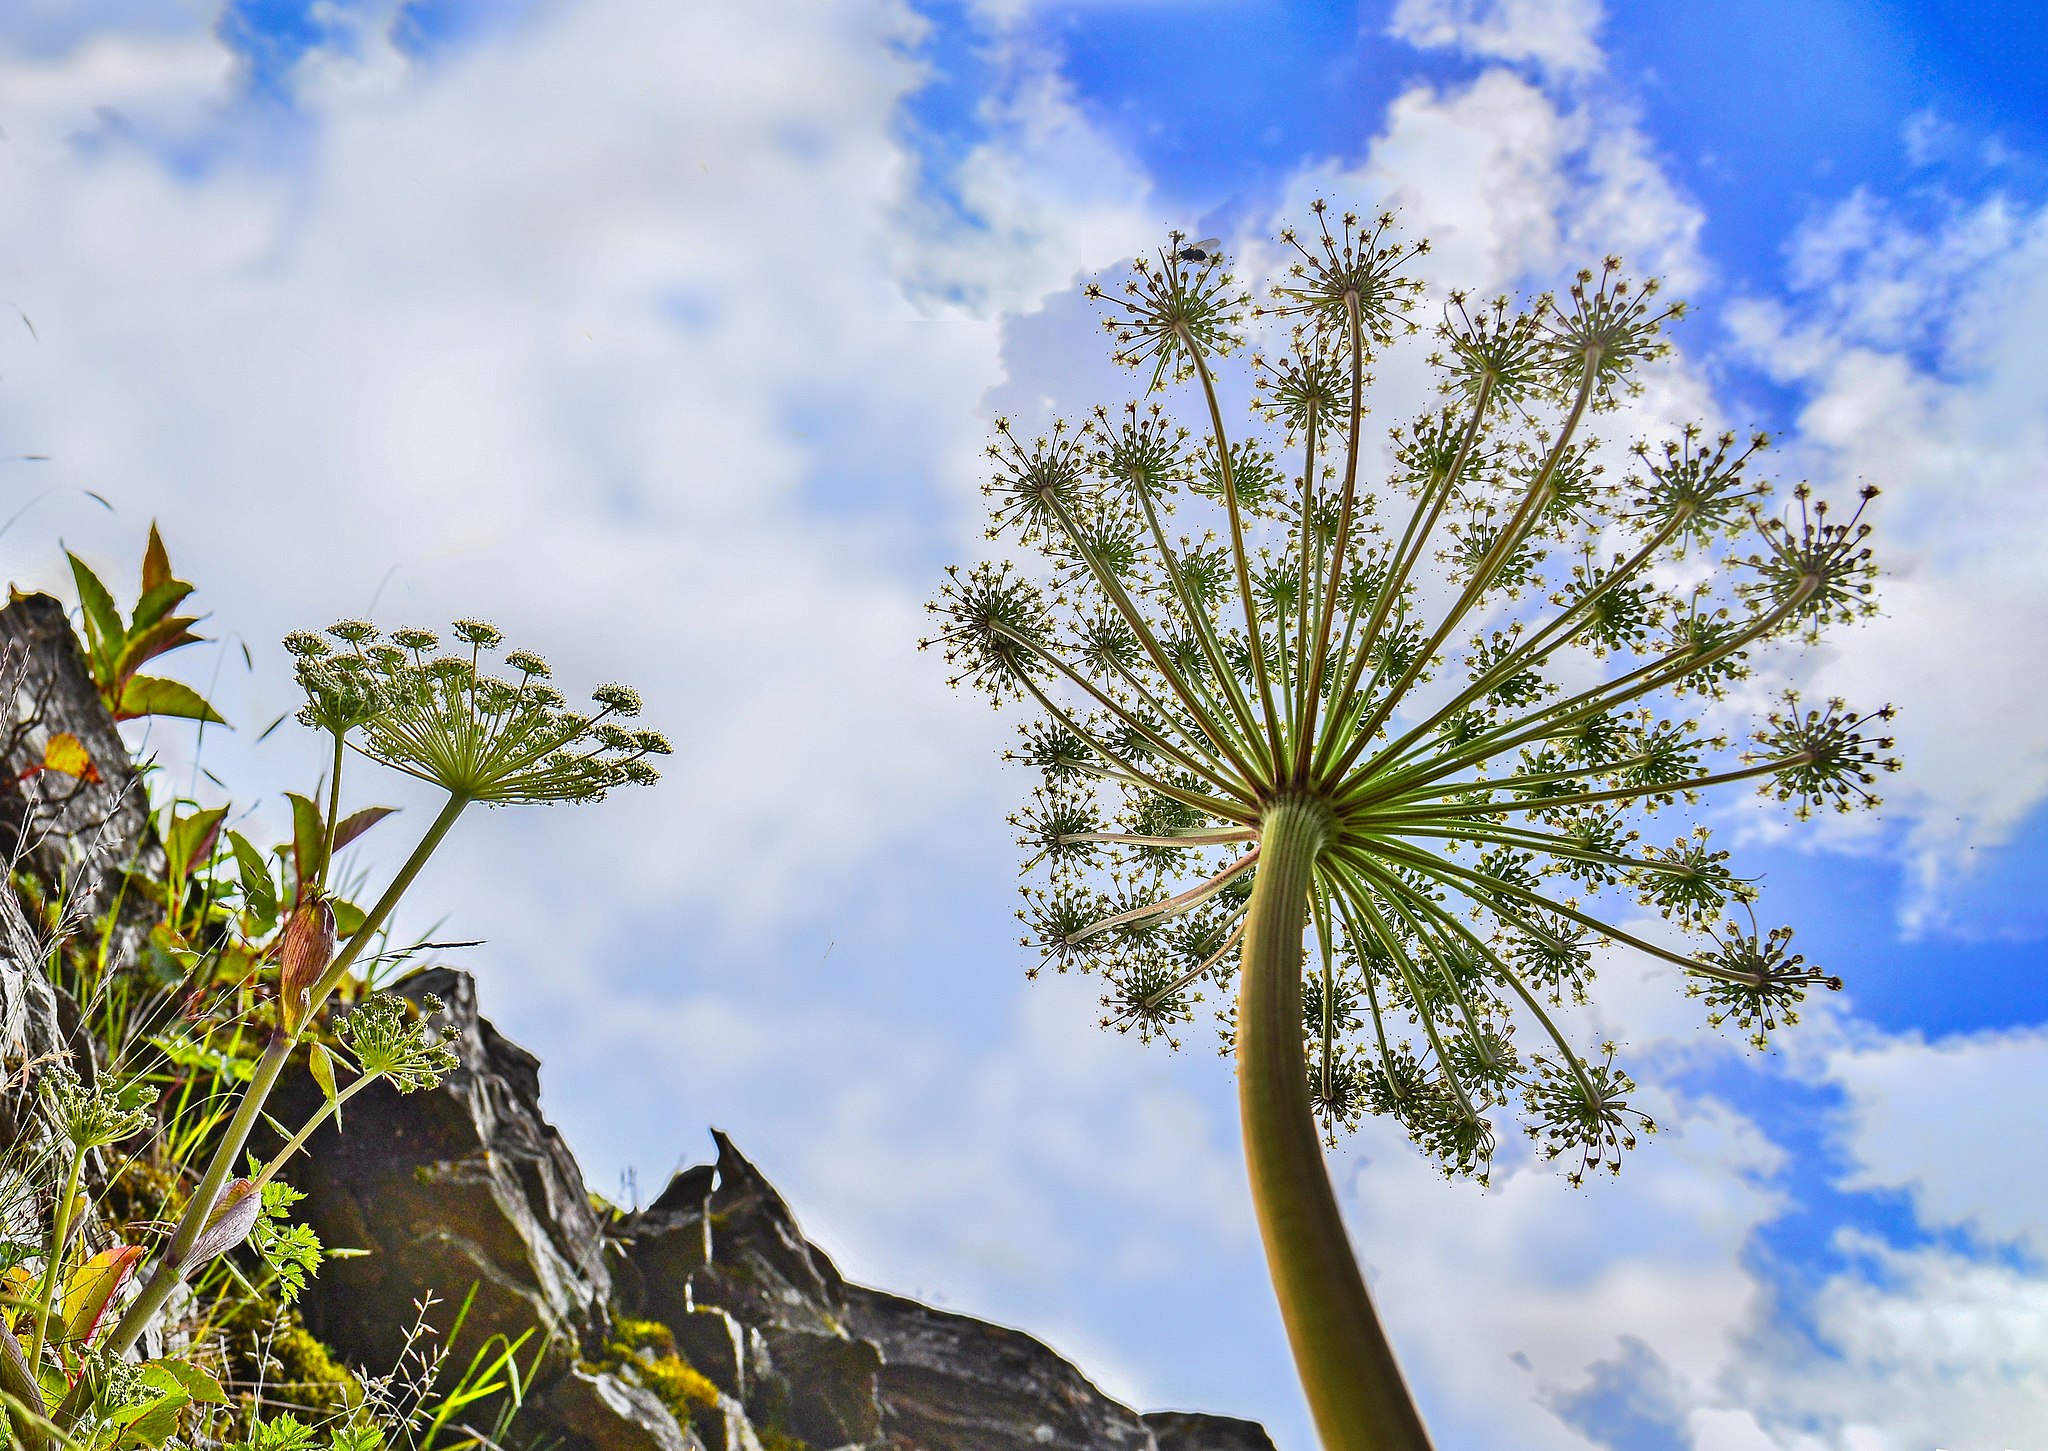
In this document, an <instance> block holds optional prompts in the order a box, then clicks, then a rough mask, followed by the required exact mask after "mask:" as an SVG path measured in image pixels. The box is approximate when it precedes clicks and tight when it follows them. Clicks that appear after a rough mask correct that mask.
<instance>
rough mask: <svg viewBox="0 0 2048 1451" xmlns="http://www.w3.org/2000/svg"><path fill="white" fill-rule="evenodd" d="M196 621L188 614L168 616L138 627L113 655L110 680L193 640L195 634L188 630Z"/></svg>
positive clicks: (124, 678) (133, 670) (120, 678)
mask: <svg viewBox="0 0 2048 1451" xmlns="http://www.w3.org/2000/svg"><path fill="white" fill-rule="evenodd" d="M198 623H199V621H198V619H197V618H195V617H194V616H192V615H172V616H171V617H170V618H168V619H163V620H158V621H157V622H156V623H155V624H153V625H143V626H140V627H138V628H137V629H136V631H135V633H134V634H132V635H130V636H129V637H128V639H127V642H126V643H125V644H123V645H122V646H121V650H120V653H119V654H117V655H116V656H115V657H114V679H115V680H116V681H123V680H126V679H128V678H129V677H130V676H132V675H133V674H134V673H135V672H136V671H138V670H140V669H141V668H142V667H143V666H144V665H146V664H147V663H149V662H150V661H151V660H154V659H155V658H156V657H157V656H159V655H168V654H169V653H170V652H171V651H173V650H176V649H178V648H179V647H180V646H183V645H190V644H194V643H196V642H197V641H198V639H199V637H198V636H197V635H195V634H193V633H192V626H194V625H196V624H198Z"/></svg>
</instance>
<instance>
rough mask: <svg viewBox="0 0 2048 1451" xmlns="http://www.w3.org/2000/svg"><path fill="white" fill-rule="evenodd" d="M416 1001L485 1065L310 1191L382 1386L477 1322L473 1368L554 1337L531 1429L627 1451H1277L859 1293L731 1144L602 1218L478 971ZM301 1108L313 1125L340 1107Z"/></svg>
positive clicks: (366, 1355)
mask: <svg viewBox="0 0 2048 1451" xmlns="http://www.w3.org/2000/svg"><path fill="white" fill-rule="evenodd" d="M397 990H398V991H400V992H402V993H404V994H405V995H406V996H408V997H410V998H412V999H413V1000H414V1001H415V1002H420V1003H425V1002H426V1000H427V999H428V998H430V997H431V998H434V999H436V1000H438V1001H439V1002H440V1003H441V1005H442V1006H441V1009H440V1013H439V1024H440V1027H441V1029H442V1031H443V1032H444V1033H446V1034H447V1036H448V1037H449V1038H450V1040H452V1041H453V1042H455V1043H456V1044H457V1045H458V1046H459V1048H460V1050H461V1053H462V1061H463V1066H462V1068H461V1069H460V1070H459V1071H458V1072H456V1073H455V1074H453V1075H451V1076H450V1077H449V1078H448V1079H447V1081H446V1082H444V1083H443V1084H442V1085H441V1087H440V1088H438V1089H435V1090H432V1091H430V1092H425V1093H419V1094H413V1095H410V1096H401V1095H399V1094H397V1093H395V1092H391V1091H390V1090H388V1089H386V1088H384V1087H382V1086H379V1087H377V1088H374V1089H371V1090H370V1091H369V1092H367V1093H365V1094H364V1095H363V1096H362V1097H361V1098H359V1099H358V1100H357V1101H356V1102H355V1103H352V1104H351V1105H350V1106H349V1110H348V1114H347V1117H346V1122H345V1125H344V1130H345V1131H343V1132H335V1131H332V1130H324V1131H323V1132H322V1133H321V1135H320V1136H319V1137H318V1138H316V1139H315V1140H314V1142H313V1144H312V1145H311V1149H312V1153H311V1155H310V1157H309V1159H308V1160H306V1161H305V1163H304V1167H303V1168H301V1169H300V1170H299V1171H298V1172H296V1173H295V1174H294V1175H293V1176H292V1177H293V1178H294V1180H295V1182H296V1183H298V1185H299V1186H300V1187H301V1188H304V1189H305V1190H306V1191H307V1196H308V1197H307V1199H306V1202H305V1203H304V1204H303V1205H302V1206H300V1211H301V1214H302V1217H304V1218H305V1219H306V1220H307V1222H309V1223H310V1224H312V1225H313V1227H314V1228H315V1229H316V1230H317V1231H318V1232H319V1234H320V1236H321V1238H322V1239H323V1240H324V1241H325V1242H327V1243H328V1244H330V1245H340V1246H348V1247H353V1248H360V1249H365V1250H368V1251H369V1253H368V1254H366V1255H364V1256H362V1257H360V1258H353V1259H343V1260H337V1261H334V1262H332V1263H330V1264H329V1265H327V1266H326V1267H325V1268H324V1269H323V1270H322V1271H321V1273H320V1276H319V1278H318V1279H317V1280H316V1281H315V1283H314V1284H313V1285H312V1286H311V1287H310V1288H309V1290H308V1291H307V1294H306V1297H305V1302H304V1313H305V1316H306V1321H307V1325H308V1327H309V1328H310V1329H311V1330H312V1331H313V1332H314V1334H316V1335H318V1336H319V1337H320V1338H321V1339H322V1340H323V1341H325V1342H327V1343H328V1344H329V1345H331V1346H333V1347H334V1348H335V1349H336V1350H338V1351H339V1352H341V1353H342V1355H344V1356H345V1357H346V1358H348V1359H349V1360H351V1361H353V1362H355V1363H356V1364H359V1365H365V1366H370V1367H377V1366H383V1365H388V1364H390V1363H392V1361H393V1360H394V1359H395V1358H396V1357H397V1355H398V1354H399V1352H400V1350H401V1349H402V1343H403V1335H404V1331H405V1329H406V1327H407V1326H408V1325H410V1324H411V1322H412V1320H413V1317H414V1309H413V1305H414V1302H415V1301H416V1300H417V1299H418V1298H419V1297H421V1296H422V1295H424V1294H426V1293H428V1292H429V1291H431V1292H433V1293H435V1294H437V1295H439V1296H440V1297H442V1299H443V1301H444V1302H450V1303H452V1302H459V1301H462V1300H464V1299H467V1300H468V1302H469V1311H468V1314H467V1316H466V1318H465V1320H464V1324H463V1329H462V1335H461V1339H460V1343H459V1344H458V1345H457V1346H456V1347H455V1358H456V1359H457V1360H460V1359H462V1358H463V1357H465V1356H467V1355H469V1354H471V1353H473V1349H474V1347H475V1346H477V1345H479V1344H481V1343H482V1342H483V1341H484V1340H485V1339H487V1338H488V1337H490V1336H492V1335H496V1334H506V1335H517V1334H518V1333H519V1332H520V1331H521V1330H523V1329H525V1328H526V1327H527V1326H539V1327H541V1329H542V1331H543V1333H545V1334H546V1335H548V1336H550V1337H551V1338H552V1339H553V1341H554V1344H555V1346H556V1351H555V1353H553V1354H551V1355H550V1356H548V1357H547V1361H548V1364H547V1368H546V1370H545V1371H544V1373H543V1376H542V1377H541V1378H540V1380H539V1381H538V1382H537V1384H536V1385H535V1387H534V1388H533V1390H532V1392H531V1394H530V1395H529V1397H528V1400H527V1404H526V1407H525V1410H524V1412H523V1413H522V1424H523V1425H525V1426H526V1427H527V1428H528V1429H529V1430H530V1431H533V1432H537V1433H541V1434H543V1435H545V1436H546V1437H547V1438H549V1439H552V1440H554V1441H555V1442H556V1443H557V1444H561V1445H568V1446H577V1447H590V1448H606V1451H609V1448H619V1451H680V1448H691V1451H696V1448H709V1451H756V1448H760V1451H795V1448H798V1447H808V1448H813V1451H828V1448H834V1451H836V1448H863V1451H868V1448H872V1451H1044V1448H1051V1451H1271V1448H1272V1442H1271V1441H1270V1440H1269V1439H1268V1437H1267V1436H1266V1433H1265V1431H1264V1430H1263V1429H1261V1428H1260V1427H1259V1426H1257V1425H1256V1424H1254V1423H1252V1422H1248V1421H1238V1420H1232V1419H1229V1418H1226V1417H1217V1416H1208V1415H1202V1414H1198V1413H1193V1412H1177V1411H1167V1412H1158V1413H1154V1414H1151V1415H1140V1414H1138V1413H1137V1412H1135V1411H1133V1410H1131V1409H1130V1408H1128V1407H1126V1406H1122V1405H1119V1404H1118V1403H1117V1402H1115V1401H1113V1400H1111V1399H1110V1398H1109V1397H1108V1396H1105V1395H1104V1394H1103V1393H1102V1392H1101V1391H1099V1390H1097V1389H1096V1388H1095V1386H1094V1385H1093V1384H1092V1383H1090V1381H1089V1380H1088V1379H1087V1377H1086V1376H1084V1375H1083V1374H1082V1373H1081V1372H1080V1371H1079V1370H1077V1369H1076V1368H1075V1367H1074V1366H1072V1365H1071V1364H1069V1363H1068V1362H1067V1361H1065V1360H1063V1359H1061V1358H1060V1356H1058V1355H1057V1354H1055V1353H1054V1352H1053V1351H1052V1350H1051V1349H1049V1348H1048V1347H1046V1346H1045V1345H1044V1344H1042V1343H1041V1342H1039V1341H1037V1340H1034V1339H1033V1338H1032V1337H1030V1336H1029V1335H1026V1334H1024V1333H1022V1332H1021V1331H1017V1330H1011V1329H1006V1328H1004V1327H1002V1326H999V1325H991V1324H989V1323H987V1322H985V1321H981V1320H976V1319H973V1318H971V1317H969V1316H965V1315H956V1314H953V1313H951V1312H948V1311H944V1310H938V1309H934V1308H933V1307H931V1306H928V1305H921V1304H919V1303H917V1302H916V1301H914V1300H909V1299H904V1298H902V1297H900V1296H897V1295H892V1294H888V1293H886V1292H884V1291H881V1290H874V1289H867V1288H864V1287H862V1286H859V1285H852V1284H848V1283H847V1282H846V1280H845V1279H844V1278H842V1277H841V1275H840V1273H839V1271H838V1270H837V1269H836V1268H835V1267H834V1266H833V1264H832V1261H831V1259H830V1258H829V1257H828V1256H827V1255H826V1254H825V1253H824V1252H823V1251H822V1250H820V1249H819V1248H818V1247H817V1246H816V1245H814V1244H812V1243H811V1242H810V1241H809V1240H807V1239H806V1238H805V1237H804V1235H803V1231H802V1230H801V1229H800V1228H799V1226H798V1224H797V1221H796V1218H795V1216H794V1215H793V1214H792V1213H791V1212H790V1209H789V1206H788V1205H787V1204H786V1203H785V1202H784V1201H783V1199H782V1196H781V1195H780V1194H779V1193H777V1192H776V1190H775V1187H774V1186H773V1185H772V1184H770V1183H769V1182H768V1180H767V1179H766V1178H765V1177H764V1176H763V1175H762V1174H761V1172H760V1171H759V1170H758V1169H757V1168H755V1167H754V1165H753V1164H752V1163H750V1162H749V1161H748V1160H747V1158H746V1157H745V1155H743V1154H742V1153H741V1152H740V1150H739V1149H738V1148H737V1147H736V1146H735V1145H734V1144H733V1142H732V1141H731V1140H730V1139H728V1138H727V1137H726V1136H725V1135H724V1134H721V1133H718V1132H716V1131H714V1132H713V1134H712V1140H713V1142H714V1144H715V1146H716V1149H717V1159H716V1161H715V1162H714V1163H710V1164H704V1165H699V1166H697V1167H694V1168H689V1169H685V1170H683V1171H682V1172H681V1173H679V1174H677V1175H676V1176H675V1177H674V1178H673V1179H672V1180H670V1181H669V1183H668V1185H667V1186H666V1188H664V1189H663V1191H662V1192H661V1194H660V1195H659V1196H658V1197H657V1198H656V1199H655V1200H654V1201H653V1202H652V1203H651V1204H649V1205H647V1206H646V1207H645V1208H644V1209H641V1210H639V1211H638V1212H635V1213H624V1212H620V1211H616V1210H610V1209H606V1208H601V1207H600V1208H593V1201H592V1199H591V1198H590V1196H589V1194H588V1193H587V1192H586V1190H585V1188H584V1185H583V1181H582V1177H581V1175H580V1174H579V1173H578V1171H577V1167H576V1163H575V1160H574V1159H573V1158H572V1157H571V1156H570V1154H569V1152H568V1150H567V1148H566V1147H565V1146H564V1144H563V1142H562V1140H561V1136H560V1135H559V1134H557V1133H556V1132H555V1130H554V1129H553V1128H552V1127H550V1126H549V1124H548V1122H547V1120H546V1118H545V1117H544V1116H543V1115H542V1113H541V1110H540V1081H539V1065H538V1063H537V1062H536V1061H535V1059H534V1058H533V1056H532V1055H531V1054H529V1053H527V1052H526V1051H525V1050H524V1049H522V1048H520V1047H519V1046H518V1045H517V1044H515V1043H512V1042H510V1041H509V1040H508V1039H506V1038H504V1037H503V1036H502V1035H500V1034H499V1033H498V1032H497V1031H496V1030H495V1029H494V1028H493V1027H492V1026H491V1024H490V1022H489V1020H487V1019H486V1018H484V1017H482V1016H481V1015H480V1014H479V1012H478V1010H477V1000H476V987H475V983H474V981H473V980H472V979H471V978H470V977H469V976H468V975H467V974H465V973H458V972H452V971H449V970H446V969H432V970H429V971H426V972H422V973H418V974H415V975H414V976H413V977H411V978H410V979H408V980H407V981H405V982H404V983H402V984H401V985H400V986H399V988H398V989H397ZM286 1092H287V1093H289V1094H292V1095H294V1096H296V1097H297V1099H298V1100H299V1102H298V1103H297V1104H296V1105H293V1106H292V1108H291V1109H290V1110H289V1111H287V1112H286V1113H284V1114H283V1115H282V1116H283V1117H284V1118H286V1119H290V1118H291V1117H292V1116H293V1113H294V1112H297V1111H300V1110H309V1109H310V1108H311V1107H312V1106H314V1105H315V1104H316V1103H317V1099H316V1098H315V1095H316V1093H317V1089H316V1088H315V1087H314V1086H313V1084H312V1081H311V1079H310V1077H309V1076H306V1075H303V1074H301V1075H299V1076H298V1078H297V1079H296V1081H295V1082H293V1083H291V1084H290V1085H289V1086H288V1087H287V1089H286Z"/></svg>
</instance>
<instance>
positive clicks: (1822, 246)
mask: <svg viewBox="0 0 2048 1451" xmlns="http://www.w3.org/2000/svg"><path fill="white" fill-rule="evenodd" d="M1792 255H1793V261H1794V281H1795V284H1796V286H1797V288H1798V291H1797V292H1795V293H1794V295H1793V297H1792V299H1791V300H1790V301H1789V302H1776V301H1758V302H1754V303H1752V304H1750V305H1749V306H1747V307H1746V308H1744V309H1743V310H1742V312H1741V313H1740V314H1739V318H1738V321H1739V327H1740V330H1741V333H1742V336H1743V338H1744V341H1745V345H1746V346H1747V347H1748V348H1749V349H1750V351H1751V353H1752V355H1753V356H1754V357H1755V358H1756V359H1757V360H1758V361H1760V362H1761V363H1762V364H1763V365H1764V366H1765V367H1767V368H1769V369H1770V370H1771V371H1772V372H1773V373H1774V374H1775V375H1776V376H1777V377H1779V378H1780V379H1782V380H1785V381H1787V382H1790V383H1793V384H1795V385H1796V386H1798V387H1799V388H1800V389H1801V390H1802V391H1803V392H1804V393H1805V395H1806V403H1805V406H1804V409H1803V411H1802V412H1801V414H1800V418H1799V429H1798V434H1797V437H1796V440H1795V444H1796V449H1795V457H1794V461H1795V462H1796V463H1797V464H1798V465H1799V466H1800V467H1801V469H1802V471H1805V472H1810V473H1811V474H1812V475H1813V476H1814V478H1815V479H1816V481H1817V482H1819V483H1821V484H1823V485H1825V486H1827V487H1828V488H1829V490H1830V492H1832V493H1834V494H1836V495H1837V496H1843V495H1848V494H1850V493H1851V492H1852V491H1853V490H1854V489H1856V488H1859V487H1862V486H1864V485H1870V486H1876V487H1879V488H1881V489H1882V490H1883V495H1882V497H1881V498H1880V499H1879V501H1878V506H1877V509H1876V511H1875V512H1876V515H1877V518H1878V519H1879V520H1880V521H1881V523H1882V525H1883V528H1884V540H1885V545H1886V547H1887V550H1888V562H1889V564H1890V566H1891V568H1890V576H1891V577H1890V578H1889V579H1888V580H1887V582H1886V586H1885V608H1884V613H1883V615H1882V617H1881V618H1880V619H1879V620H1877V621H1876V622H1874V623H1873V624H1872V625H1870V626H1869V627H1867V628H1866V629H1864V630H1863V631H1860V632H1859V633H1858V637H1857V638H1856V639H1855V640H1854V642H1853V644H1852V645H1850V646H1849V647H1847V648H1845V649H1844V650H1843V651H1842V653H1841V655H1840V657H1839V658H1838V659H1836V660H1834V661H1832V662H1830V663H1829V664H1828V665H1827V666H1826V667H1825V668H1823V669H1822V670H1821V671H1820V672H1819V677H1818V681H1817V684H1818V685H1819V686H1820V687H1821V688H1825V689H1832V690H1839V691H1841V692H1842V693H1843V694H1845V695H1850V696H1853V697H1854V698H1856V699H1859V700H1876V699H1878V698H1881V697H1884V696H1889V697H1890V698H1892V699H1894V700H1896V701H1897V702H1898V703H1899V705H1900V706H1901V708H1902V714H1901V717H1900V720H1899V723H1898V730H1899V737H1900V740H1901V744H1902V746H1903V754H1904V756H1905V759H1906V762H1907V771H1906V774H1905V775H1904V776H1903V777H1902V778H1901V779H1900V781H1899V783H1898V787H1897V789H1895V790H1894V791H1893V793H1892V794H1893V796H1894V797H1895V799H1896V800H1897V803H1898V805H1899V806H1900V807H1901V808H1903V810H1902V813H1901V814H1902V815H1903V816H1904V817H1905V819H1906V820H1907V821H1908V822H1909V823H1910V826H1911V830H1912V834H1913V844H1914V847H1915V849H1916V864H1917V870H1918V875H1919V879H1920V882H1921V884H1922V888H1923V890H1922V892H1921V894H1920V895H1919V896H1918V897H1917V898H1916V899H1915V901H1914V902H1913V903H1912V904H1911V917H1912V920H1913V921H1914V922H1915V923H1916V925H1922V926H1940V925H1943V922H1944V917H1945V912H1944V905H1943V893H1942V891H1941V888H1942V887H1943V886H1944V885H1945V884H1947V883H1949V882H1950V881H1951V880H1952V879H1953V878H1954V877H1956V876H1957V875H1958V874H1959V873H1962V872H1965V871H1966V870H1967V868H1968V863H1969V857H1970V854H1971V853H1972V852H1973V851H1974V850H1975V849H1977V848H1978V847H1991V846H1997V845H1999V844H2001V843H2003V842H2005V841H2007V840H2008V839H2010V838H2011V837H2012V835H2013V834H2014V832H2015V830H2016V829H2017V828H2018V827H2019V826H2020V825H2021V824H2022V823H2023V822H2025V821H2026V819H2027V818H2028V817H2029V815H2030V814H2031V813H2032V812H2033V811H2034V810H2035V808H2036V807H2037V806H2038V805H2039V804H2040V803H2041V801H2042V800H2043V798H2044V797H2048V727H2044V726H2043V725H2042V723H2041V719H2040V713H2039V709H2038V706H2039V701H2040V692H2039V687H2038V681H2039V680H2040V679H2041V678H2042V676H2043V672H2044V670H2048V655H2044V650H2048V646H2044V645H2043V643H2042V642H2043V640H2044V638H2048V629H2044V626H2048V584H2044V581H2048V475H2044V472H2043V470H2044V467H2048V465H2044V463H2043V459H2044V458H2048V451H2044V445H2048V383H2044V381H2043V373H2042V369H2041V366H2040V339H2041V337H2042V324H2043V321H2044V319H2048V218H2044V217H2043V215H2042V214H2041V213H2040V212H2039V211H2035V210H2031V209H2029V208H2027V207H2024V206H2022V205H2019V204H2016V203H2013V202H2010V201H2008V200H2006V199H2004V198H2000V197H1995V196H1994V197H1992V198H1990V199H1988V200H1985V201H1983V202H1981V203H1978V204H1976V205H1974V206H1968V207H1961V206H1959V207H1957V208H1955V209H1954V210H1953V211H1951V212H1949V213H1948V214H1947V215H1945V216H1941V217H1937V218H1934V219H1931V220H1930V219H1927V218H1924V217H1909V216H1906V215H1902V214H1901V213H1900V212H1899V211H1897V210H1896V209H1894V208H1892V207H1889V206H1887V205H1886V204H1885V203H1883V202H1882V201H1880V200H1877V199H1875V198H1872V197H1870V196H1867V195H1863V194H1858V195H1856V196H1853V197H1851V198H1849V199H1848V200H1846V201H1845V202H1843V203H1842V204H1841V205H1840V206H1838V207H1836V208H1835V209H1833V210H1832V211H1830V212H1829V213H1827V214H1826V215H1824V216H1822V217H1821V218H1819V219H1817V220H1816V221H1815V222H1814V223H1812V224H1811V225H1810V226H1809V227H1808V228H1807V229H1806V230H1805V231H1804V232H1803V233H1802V234H1801V235H1800V236H1799V237H1798V238H1797V239H1796V243H1795V247H1794V250H1793V254H1792ZM1958 642H1968V643H1967V645H1965V646H1964V647H1963V648H1958ZM1955 925H1957V926H1959V927H1961V928H1964V929H1965V930H1967V928H1968V927H1969V924H1968V923H1967V922H1964V923H1958V924H1955Z"/></svg>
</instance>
